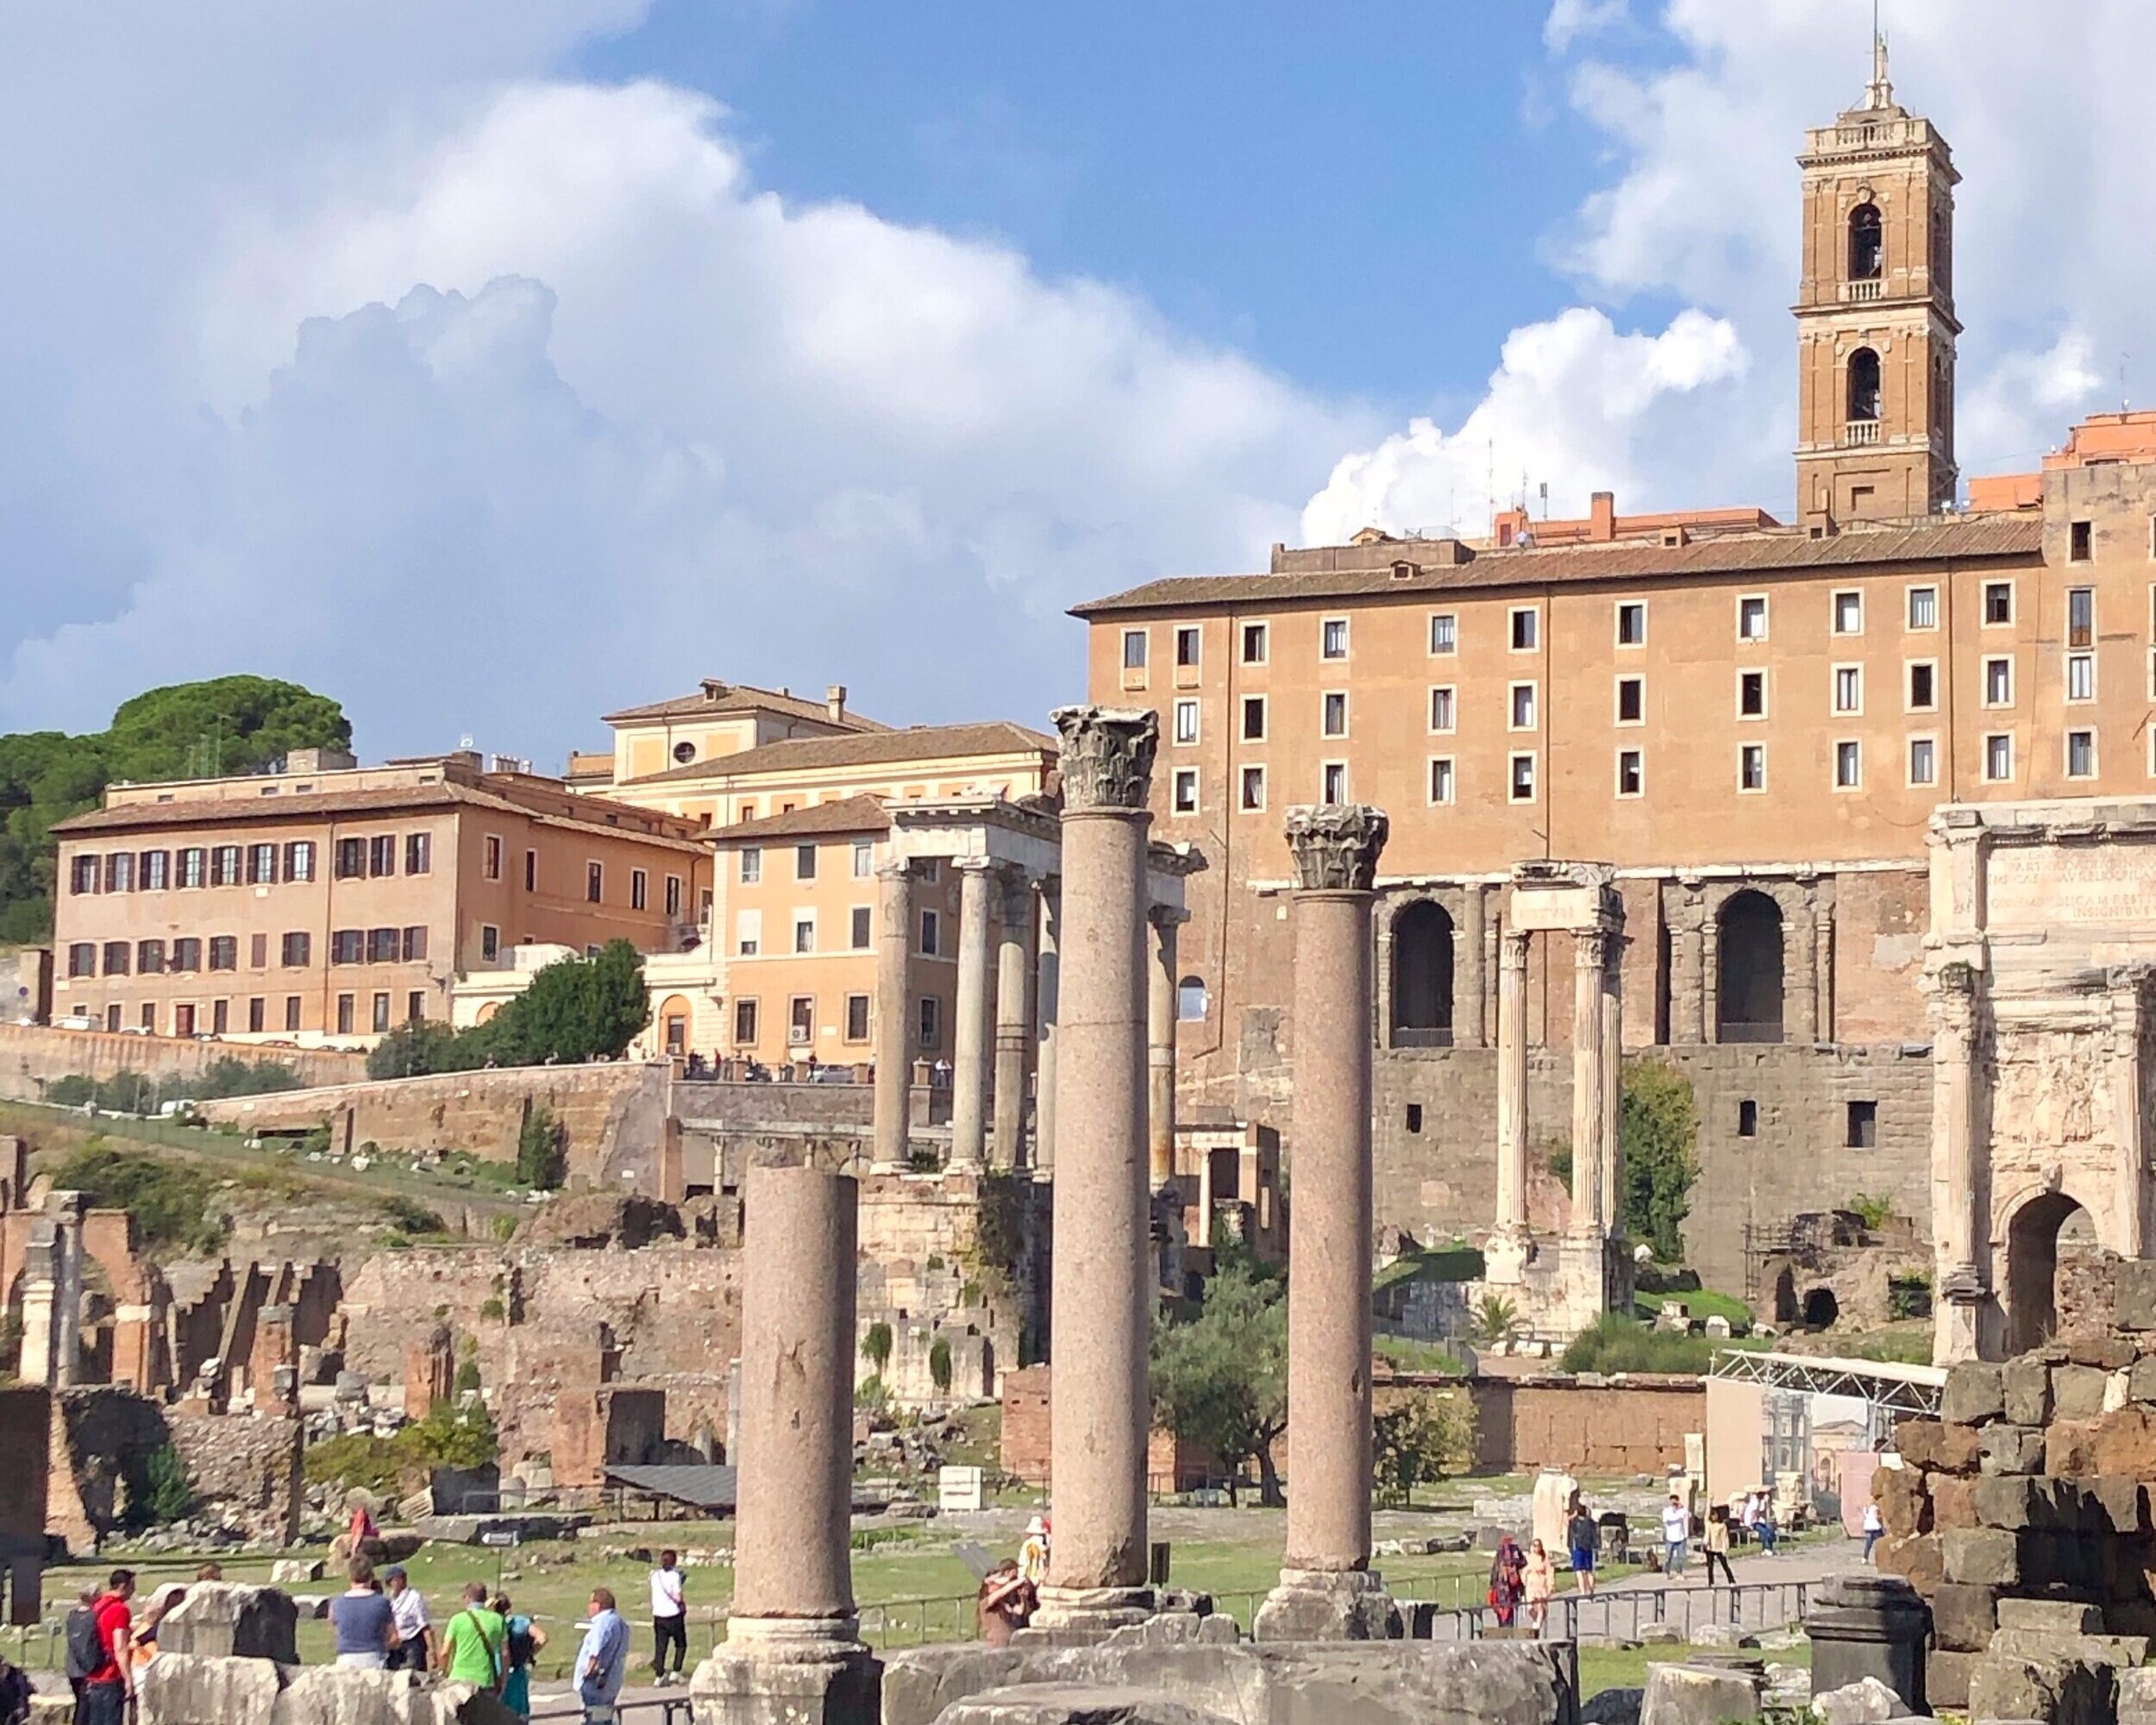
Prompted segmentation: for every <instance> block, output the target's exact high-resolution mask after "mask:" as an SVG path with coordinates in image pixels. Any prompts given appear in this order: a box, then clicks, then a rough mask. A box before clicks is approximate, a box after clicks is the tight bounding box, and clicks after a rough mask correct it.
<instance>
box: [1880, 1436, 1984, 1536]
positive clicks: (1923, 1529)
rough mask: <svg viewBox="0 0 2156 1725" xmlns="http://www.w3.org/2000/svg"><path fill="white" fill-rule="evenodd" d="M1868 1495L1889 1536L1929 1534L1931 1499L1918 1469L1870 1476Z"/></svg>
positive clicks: (1882, 1470)
mask: <svg viewBox="0 0 2156 1725" xmlns="http://www.w3.org/2000/svg"><path fill="white" fill-rule="evenodd" d="M1993 1429H1997V1428H1996V1427H1994V1428H1993ZM1871 1496H1872V1498H1873V1500H1874V1501H1875V1502H1877V1504H1878V1506H1879V1514H1880V1515H1881V1516H1882V1517H1883V1518H1884V1520H1885V1521H1886V1526H1887V1532H1889V1533H1890V1534H1928V1533H1930V1532H1931V1530H1932V1504H1931V1498H1930V1496H1929V1494H1927V1492H1926V1490H1924V1475H1923V1473H1922V1472H1921V1471H1919V1470H1918V1469H1916V1468H1914V1467H1883V1468H1880V1469H1879V1470H1878V1471H1877V1472H1875V1473H1874V1474H1873V1475H1872V1476H1871Z"/></svg>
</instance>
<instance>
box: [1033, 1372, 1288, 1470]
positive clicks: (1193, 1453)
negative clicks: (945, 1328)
mask: <svg viewBox="0 0 2156 1725" xmlns="http://www.w3.org/2000/svg"><path fill="white" fill-rule="evenodd" d="M1050 1376H1051V1374H1050V1369H1049V1368H1048V1367H1047V1366H1044V1365H1029V1366H1026V1367H1025V1368H1024V1369H1022V1370H1020V1371H1007V1372H1006V1373H1005V1374H1004V1376H1003V1396H1002V1402H1003V1425H1002V1431H1003V1437H1002V1447H1001V1449H1000V1452H998V1455H997V1458H996V1459H997V1465H999V1466H1000V1467H1001V1468H1002V1470H1003V1471H1004V1472H1006V1473H1007V1474H1011V1475H1012V1476H1014V1477H1017V1478H1019V1479H1022V1480H1024V1481H1025V1482H1026V1483H1027V1484H1029V1485H1036V1486H1042V1487H1045V1486H1047V1485H1048V1484H1049V1483H1050V1476H1051V1474H1052V1472H1053V1469H1052V1468H1051V1466H1050V1455H1051V1452H1050V1445H1049V1431H1050V1423H1049V1382H1050ZM1274 1453H1275V1455H1278V1456H1280V1457H1281V1458H1283V1459H1285V1458H1286V1456H1287V1453H1288V1448H1287V1442H1286V1440H1285V1439H1283V1440H1282V1441H1281V1443H1280V1444H1279V1446H1277V1447H1276V1448H1275V1451H1274ZM1219 1475H1220V1469H1219V1464H1218V1463H1217V1462H1215V1461H1214V1460H1213V1458H1212V1457H1211V1456H1209V1455H1207V1454H1206V1452H1204V1451H1203V1450H1201V1449H1200V1448H1199V1447H1198V1446H1196V1445H1195V1444H1186V1443H1179V1442H1178V1441H1177V1440H1176V1438H1175V1433H1173V1432H1167V1431H1159V1430H1156V1431H1155V1432H1153V1433H1152V1434H1151V1435H1150V1437H1149V1438H1148V1439H1147V1440H1146V1444H1145V1483H1146V1489H1147V1490H1150V1491H1161V1492H1169V1491H1187V1490H1191V1489H1193V1488H1194V1487H1196V1486H1200V1485H1209V1484H1215V1483H1217V1481H1218V1480H1219Z"/></svg>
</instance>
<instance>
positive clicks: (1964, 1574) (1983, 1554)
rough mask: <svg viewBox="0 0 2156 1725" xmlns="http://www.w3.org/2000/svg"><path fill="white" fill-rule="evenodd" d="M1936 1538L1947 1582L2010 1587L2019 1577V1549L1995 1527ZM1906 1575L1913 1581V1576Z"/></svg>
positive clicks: (1957, 1531)
mask: <svg viewBox="0 0 2156 1725" xmlns="http://www.w3.org/2000/svg"><path fill="white" fill-rule="evenodd" d="M1937 1538H1938V1540H1939V1544H1940V1565H1941V1570H1942V1573H1943V1574H1944V1577H1945V1578H1946V1580H1948V1581H1961V1582H1975V1583H1978V1584H1984V1585H1987V1586H1992V1587H2011V1586H2013V1585H2015V1584H2016V1583H2017V1582H2019V1581H2020V1580H2021V1550H2020V1547H2019V1546H2018V1545H2017V1544H2016V1542H2015V1538H2014V1535H2013V1534H2009V1533H2006V1532H2004V1531H2002V1529H1999V1528H1996V1527H1957V1528H1954V1529H1952V1531H1950V1532H1948V1533H1945V1534H1939V1535H1938V1536H1937ZM1902 1573H1904V1574H1906V1573H1907V1571H1902ZM1910 1579H1911V1580H1912V1581H1914V1580H1915V1577H1914V1576H1911V1577H1910ZM1986 1717H1987V1718H1988V1717H1992V1716H1991V1715H1986ZM1997 1717H2000V1718H2005V1717H2009V1715H2005V1714H2001V1715H1998V1716H1997ZM2015 1717H2018V1715H2017V1716H2015Z"/></svg>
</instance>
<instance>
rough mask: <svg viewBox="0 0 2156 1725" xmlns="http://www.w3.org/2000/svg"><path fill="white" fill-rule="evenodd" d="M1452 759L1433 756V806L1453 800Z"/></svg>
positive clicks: (1431, 787) (1431, 778)
mask: <svg viewBox="0 0 2156 1725" xmlns="http://www.w3.org/2000/svg"><path fill="white" fill-rule="evenodd" d="M1452 786H1453V777H1452V757H1451V756H1450V755H1437V756H1432V757H1431V761H1430V801H1431V804H1432V806H1437V805H1439V804H1445V803H1450V802H1451V800H1452Z"/></svg>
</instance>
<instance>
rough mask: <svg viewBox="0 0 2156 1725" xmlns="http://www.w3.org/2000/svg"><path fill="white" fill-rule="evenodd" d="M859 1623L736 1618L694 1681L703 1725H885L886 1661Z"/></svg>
mask: <svg viewBox="0 0 2156 1725" xmlns="http://www.w3.org/2000/svg"><path fill="white" fill-rule="evenodd" d="M858 1632H859V1625H858V1622H857V1620H856V1619H855V1618H852V1617H824V1618H780V1617H736V1618H734V1619H732V1620H730V1622H728V1624H727V1626H726V1640H725V1644H724V1646H722V1647H720V1648H719V1649H718V1652H716V1653H713V1654H712V1655H711V1657H710V1658H709V1659H705V1661H704V1663H703V1664H701V1665H699V1666H697V1668H696V1673H695V1675H694V1676H693V1678H690V1680H689V1706H690V1710H691V1715H692V1716H693V1719H694V1720H695V1722H696V1725H879V1721H880V1720H881V1716H882V1713H883V1662H882V1661H881V1659H878V1658H877V1657H876V1656H875V1654H874V1653H872V1652H870V1651H869V1650H868V1648H867V1647H864V1646H862V1643H861V1641H860V1640H858V1639H857V1637H858Z"/></svg>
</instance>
